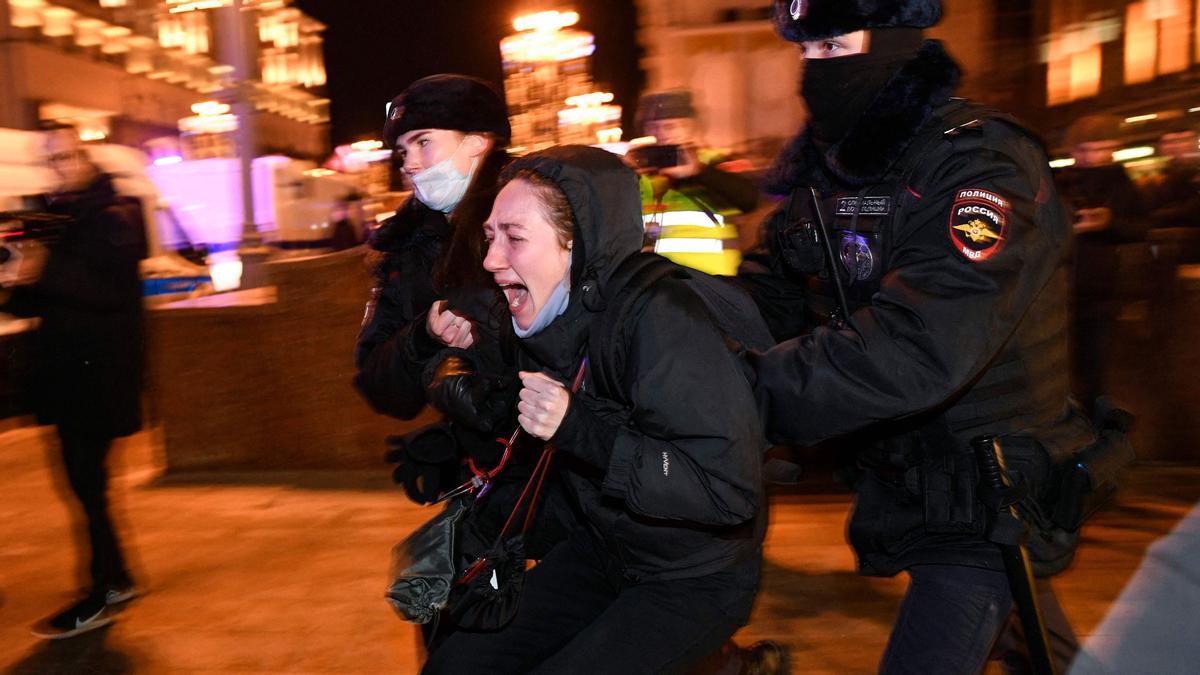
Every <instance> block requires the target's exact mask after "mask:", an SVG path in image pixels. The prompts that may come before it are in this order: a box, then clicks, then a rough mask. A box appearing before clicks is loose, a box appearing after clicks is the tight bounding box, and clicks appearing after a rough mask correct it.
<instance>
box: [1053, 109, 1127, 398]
mask: <svg viewBox="0 0 1200 675" xmlns="http://www.w3.org/2000/svg"><path fill="white" fill-rule="evenodd" d="M1119 132H1120V120H1119V119H1118V118H1116V117H1112V116H1108V115H1089V116H1087V117H1083V118H1080V119H1079V120H1076V121H1075V122H1074V123H1073V124H1072V125H1071V127H1070V128H1069V129H1068V131H1067V143H1068V144H1069V145H1070V146H1071V154H1072V156H1073V157H1074V158H1075V164H1074V165H1073V166H1069V167H1066V168H1062V169H1058V170H1056V172H1055V174H1054V180H1055V183H1056V184H1057V185H1058V189H1059V193H1060V194H1061V195H1062V198H1063V200H1064V201H1065V202H1066V203H1067V205H1068V207H1070V208H1071V210H1072V219H1073V223H1072V227H1073V229H1074V232H1075V255H1074V274H1073V284H1072V289H1073V292H1072V296H1071V316H1072V321H1071V346H1072V350H1071V359H1072V367H1071V373H1072V390H1073V391H1074V393H1075V395H1076V396H1077V397H1078V398H1079V401H1080V402H1081V403H1083V405H1084V406H1085V407H1086V408H1087V409H1088V410H1091V409H1092V406H1093V404H1094V402H1095V401H1096V399H1097V398H1099V397H1100V396H1104V395H1107V394H1111V392H1109V391H1108V386H1107V382H1106V380H1105V371H1106V370H1107V369H1108V367H1109V364H1110V363H1111V361H1112V347H1113V337H1114V335H1115V331H1116V323H1117V316H1118V315H1119V314H1120V310H1121V300H1122V298H1121V293H1122V277H1123V275H1122V269H1121V256H1120V247H1121V246H1122V245H1124V244H1130V243H1134V242H1138V241H1142V240H1144V239H1145V233H1146V225H1147V215H1146V213H1145V211H1144V210H1143V209H1142V205H1141V200H1140V198H1139V195H1138V192H1137V188H1136V187H1134V185H1133V181H1131V180H1130V179H1129V176H1128V174H1126V173H1125V167H1123V166H1121V165H1120V164H1118V163H1117V162H1115V161H1114V160H1113V152H1115V151H1116V150H1117V149H1118V148H1119V147H1120V142H1119V140H1118V135H1119ZM1125 279H1126V280H1128V277H1127V276H1125Z"/></svg>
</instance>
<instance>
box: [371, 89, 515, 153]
mask: <svg viewBox="0 0 1200 675" xmlns="http://www.w3.org/2000/svg"><path fill="white" fill-rule="evenodd" d="M413 129H450V130H453V131H461V132H464V133H491V134H494V135H495V136H496V141H497V145H499V146H500V147H504V146H506V145H508V141H509V140H510V139H511V138H512V127H511V126H510V125H509V122H508V110H507V109H506V108H505V106H504V99H503V98H501V97H500V94H499V93H497V91H496V89H495V88H493V87H492V85H490V84H488V83H487V82H485V81H483V80H480V79H478V78H474V77H468V76H466V75H453V74H441V75H430V76H429V77H424V78H421V79H419V80H417V81H416V82H413V83H412V84H410V85H408V88H407V89H405V90H404V91H403V92H402V93H401V94H400V95H399V96H397V97H396V98H394V99H392V102H391V103H390V104H389V105H388V108H387V122H386V123H385V124H384V126H383V139H384V141H386V142H387V144H388V145H390V146H395V145H396V139H397V138H399V137H400V136H402V135H404V134H406V133H408V132H410V131H412V130H413Z"/></svg>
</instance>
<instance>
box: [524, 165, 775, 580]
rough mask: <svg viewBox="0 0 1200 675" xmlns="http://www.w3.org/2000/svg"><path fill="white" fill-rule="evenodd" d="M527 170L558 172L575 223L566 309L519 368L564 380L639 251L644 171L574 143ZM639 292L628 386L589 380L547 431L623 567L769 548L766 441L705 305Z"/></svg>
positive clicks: (657, 571)
mask: <svg viewBox="0 0 1200 675" xmlns="http://www.w3.org/2000/svg"><path fill="white" fill-rule="evenodd" d="M519 168H531V169H533V170H534V171H536V172H538V173H540V174H543V175H545V176H547V177H548V178H550V179H551V180H553V181H554V182H555V183H556V184H557V185H558V186H559V187H560V188H561V189H562V190H563V192H564V193H565V194H566V196H567V198H568V200H569V201H570V203H571V206H572V210H573V212H574V215H575V218H576V223H575V235H574V261H573V264H572V269H571V280H572V285H571V296H570V303H569V306H568V308H567V310H566V311H565V313H564V314H563V315H561V316H559V317H558V318H557V319H555V320H554V321H553V322H552V323H551V324H550V325H549V326H547V327H546V328H545V329H544V330H542V331H541V332H539V333H537V334H535V335H533V336H531V337H529V338H526V339H524V340H522V341H521V353H520V356H519V366H520V368H521V369H522V370H540V371H542V372H545V373H547V374H549V375H551V376H553V377H556V378H558V379H560V380H561V381H564V382H567V381H569V379H570V378H571V376H572V375H573V374H574V372H575V370H576V369H577V368H578V366H579V363H580V359H581V356H582V354H583V353H584V351H585V347H586V345H587V339H588V334H589V331H590V330H591V324H592V321H593V319H594V318H595V317H596V316H597V314H598V312H600V311H601V310H602V309H603V307H604V303H605V299H606V298H607V297H611V296H612V295H613V294H614V293H615V292H616V290H618V289H610V288H607V287H606V282H607V281H608V279H609V278H610V276H611V275H612V273H613V272H614V271H615V269H616V268H617V266H618V265H619V264H620V263H621V262H622V261H623V260H625V259H626V258H628V257H629V256H632V255H633V254H635V253H637V252H638V250H639V249H640V247H641V241H642V221H641V204H640V199H639V193H638V189H637V179H636V176H635V175H634V174H633V172H632V171H631V170H629V169H628V168H626V167H625V166H624V165H623V164H622V163H621V162H620V160H619V159H617V158H616V157H615V156H613V155H611V154H609V153H606V152H604V151H602V150H596V149H591V148H582V147H574V146H568V147H563V148H553V149H550V150H546V151H543V152H540V153H536V154H534V155H530V156H528V157H525V158H523V159H520V160H518V161H517V162H515V163H514V165H513V166H512V167H511V169H510V170H516V169H519ZM641 300H642V302H641V305H640V306H639V307H637V308H635V310H634V312H633V313H632V316H631V318H630V325H631V326H632V330H630V331H628V332H627V334H628V335H630V336H631V337H630V338H629V340H630V341H629V343H628V344H627V345H625V349H624V350H623V358H624V360H625V362H624V364H623V367H622V370H621V372H622V373H623V376H622V378H621V381H622V382H623V385H622V386H623V387H624V389H625V390H624V391H622V392H604V391H597V390H596V389H595V384H594V383H593V381H592V379H591V377H590V376H588V377H585V380H584V383H583V387H582V390H581V392H580V393H577V394H575V395H573V396H572V399H571V403H570V406H569V408H568V411H567V414H566V417H565V418H564V420H563V423H562V425H561V426H560V427H559V429H558V431H557V433H556V434H555V436H554V437H553V438H552V439H551V441H552V442H553V443H554V444H555V445H557V446H558V448H559V450H560V451H559V453H558V455H557V457H558V459H556V463H557V464H556V465H557V467H558V470H559V474H560V476H561V478H562V479H563V480H564V481H565V482H566V485H567V487H568V492H570V493H571V494H572V495H573V497H574V499H575V500H576V502H577V505H578V507H579V510H580V511H581V512H582V514H583V517H584V520H585V521H586V522H587V524H588V525H589V526H590V527H592V528H593V529H594V530H595V532H596V533H597V534H598V535H599V537H600V538H601V539H602V540H603V541H604V542H606V544H607V545H608V547H609V548H610V550H612V552H613V554H614V555H615V556H617V557H618V559H619V560H620V561H621V562H622V564H623V567H624V571H625V573H626V575H628V576H629V577H630V578H633V579H670V578H687V577H696V576H701V575H705V574H709V573H712V572H715V571H717V570H720V569H724V568H726V567H728V566H729V565H731V564H734V563H735V562H739V561H744V560H746V559H747V558H748V557H749V556H758V555H760V548H759V546H760V542H761V537H762V533H763V524H764V523H765V508H766V507H765V502H764V498H763V491H762V480H761V474H760V466H761V462H762V451H763V449H764V447H765V440H764V437H763V433H762V430H761V427H760V424H759V421H758V415H757V413H756V411H755V407H754V399H753V395H752V392H751V390H750V387H749V385H748V383H747V381H746V379H745V377H744V375H743V374H742V373H741V372H740V370H739V369H738V366H737V365H736V364H735V361H734V359H733V358H732V356H731V354H730V352H729V351H728V349H727V347H726V345H725V342H724V340H723V338H722V337H721V335H720V333H719V332H718V330H717V328H716V327H715V325H714V324H713V322H712V319H711V317H710V315H709V314H708V311H707V309H706V308H705V306H704V304H703V302H702V301H701V300H700V299H699V298H698V297H697V296H695V295H694V294H693V293H692V292H691V291H690V290H689V289H688V288H687V287H686V286H684V285H683V284H682V282H678V281H677V280H664V281H663V282H661V283H659V284H658V285H656V286H655V287H654V288H652V289H650V290H649V291H647V292H646V293H645V294H644V295H643V296H642V298H641ZM621 400H626V401H630V402H631V405H629V406H624V405H622V404H620V403H618V402H617V401H621Z"/></svg>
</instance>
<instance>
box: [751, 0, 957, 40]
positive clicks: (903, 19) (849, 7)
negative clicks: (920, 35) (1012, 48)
mask: <svg viewBox="0 0 1200 675" xmlns="http://www.w3.org/2000/svg"><path fill="white" fill-rule="evenodd" d="M794 10H799V11H800V12H801V13H802V14H801V15H800V17H799V18H796V19H793V18H792V13H793V11H794ZM772 15H773V19H774V22H775V30H776V31H777V32H778V33H779V35H780V37H782V38H783V39H785V40H790V41H792V42H803V41H805V40H819V39H821V38H827V37H833V36H835V35H845V34H846V33H853V32H855V31H860V30H863V29H866V28H891V27H895V26H909V27H912V28H928V27H930V26H932V25H934V24H936V23H937V22H938V21H939V20H941V18H942V3H941V0H774V5H773V7H772Z"/></svg>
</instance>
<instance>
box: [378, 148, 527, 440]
mask: <svg viewBox="0 0 1200 675" xmlns="http://www.w3.org/2000/svg"><path fill="white" fill-rule="evenodd" d="M507 161H508V155H507V153H505V152H504V151H502V150H496V151H493V152H492V153H491V154H490V155H489V156H488V157H487V158H486V160H485V161H484V162H483V164H482V165H481V166H480V168H479V170H478V173H477V174H476V176H475V177H474V179H473V180H472V181H471V187H470V189H469V190H468V192H467V195H466V196H465V197H464V199H463V201H462V203H460V204H459V206H458V207H457V208H456V209H455V211H454V214H453V216H452V217H451V218H447V216H446V215H445V214H443V213H440V212H438V211H434V210H432V209H430V208H429V207H427V206H425V205H424V204H422V203H421V202H420V201H418V200H417V199H416V197H415V196H414V197H410V198H409V199H408V201H407V202H405V203H404V205H403V206H402V207H401V208H400V210H399V211H397V212H396V215H395V216H393V217H392V218H391V219H389V220H388V221H387V222H386V223H384V224H383V225H382V226H381V227H380V229H379V231H378V232H377V233H376V234H375V236H374V237H373V238H372V241H371V247H372V248H373V249H374V250H375V251H377V252H379V253H380V254H381V257H382V260H381V261H380V262H379V264H378V266H377V269H376V277H377V279H376V285H375V287H374V288H372V289H371V298H370V300H369V301H368V302H367V309H366V314H365V316H364V318H363V324H362V328H361V329H360V331H359V335H358V343H357V345H356V346H355V350H354V363H355V366H356V367H357V369H358V372H357V373H356V374H355V376H354V386H355V387H357V388H358V390H359V392H360V393H362V395H363V397H364V398H366V400H367V402H368V403H370V404H371V407H372V408H374V409H375V410H376V412H379V413H382V414H385V415H391V416H393V417H398V418H400V419H411V418H413V417H415V416H416V415H417V414H418V413H420V412H421V409H422V408H424V407H425V403H426V400H425V384H426V381H427V378H428V372H427V370H428V368H429V366H430V363H431V362H432V361H434V360H435V357H437V356H438V355H439V354H440V353H442V351H443V350H444V348H445V346H444V345H442V344H441V343H440V342H438V341H437V340H435V339H434V338H432V337H431V336H430V335H429V333H428V332H427V331H426V329H425V317H426V315H427V314H428V312H429V307H430V305H432V304H433V303H434V301H435V300H438V299H445V300H447V302H448V303H449V305H450V306H451V308H453V309H455V310H456V311H458V312H459V313H462V314H466V315H467V316H468V317H469V318H471V319H472V320H473V321H474V322H475V323H476V325H477V326H485V325H490V324H494V323H495V321H494V320H492V318H491V317H490V316H488V312H489V311H490V310H491V308H492V307H493V306H494V300H495V297H496V296H497V291H496V289H495V287H494V285H492V284H490V283H478V282H477V281H476V279H474V278H471V279H469V280H467V281H465V282H463V283H453V284H450V287H449V288H442V289H435V284H434V280H435V278H436V277H437V276H438V275H439V274H441V275H442V277H443V279H449V278H450V277H451V276H453V275H451V274H449V273H442V270H441V269H440V266H441V265H442V264H443V257H444V256H445V254H446V252H447V248H448V246H449V245H450V244H451V240H452V239H453V238H454V237H455V236H456V235H455V230H456V229H460V228H461V229H462V230H463V231H462V232H461V233H459V235H458V236H478V237H479V238H480V239H482V227H483V221H484V219H486V218H487V215H488V213H489V212H490V211H491V206H492V201H493V200H494V199H495V197H496V178H497V176H498V175H499V173H500V169H501V168H502V167H503V166H504V164H505V163H506V162H507ZM480 262H481V261H473V262H470V263H466V262H464V263H462V264H472V265H476V264H478V263H480ZM454 281H458V280H454ZM492 342H493V344H494V343H495V341H492Z"/></svg>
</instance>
